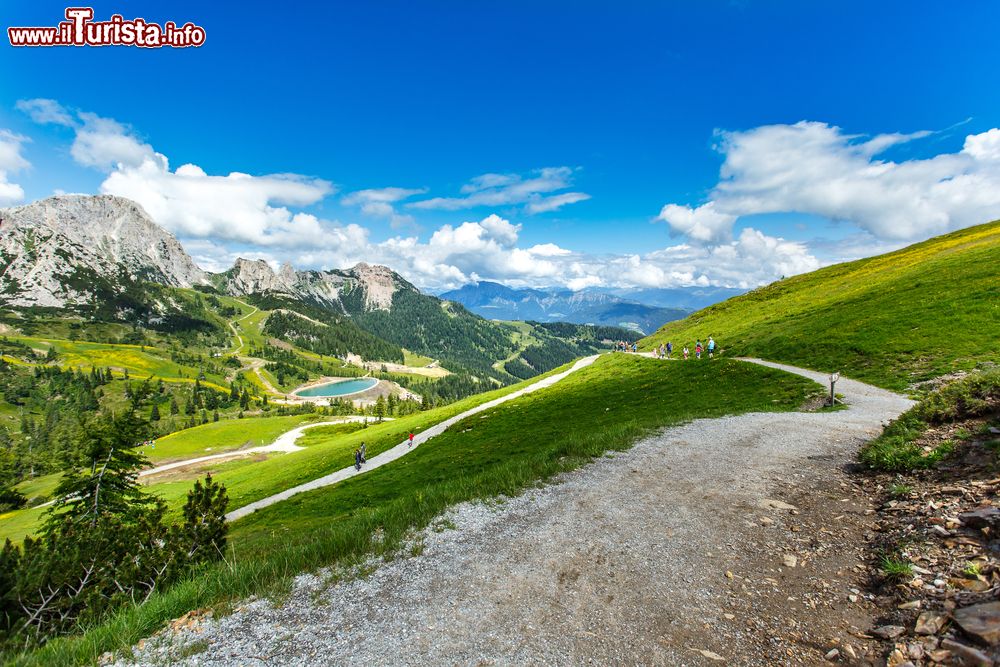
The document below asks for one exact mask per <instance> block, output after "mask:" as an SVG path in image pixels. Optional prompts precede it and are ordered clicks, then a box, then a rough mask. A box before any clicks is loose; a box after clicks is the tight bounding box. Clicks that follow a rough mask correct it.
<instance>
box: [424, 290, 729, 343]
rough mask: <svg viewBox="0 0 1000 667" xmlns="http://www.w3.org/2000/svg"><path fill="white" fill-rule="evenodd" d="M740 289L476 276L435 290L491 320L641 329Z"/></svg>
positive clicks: (650, 328) (647, 329)
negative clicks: (535, 283) (576, 286)
mask: <svg viewBox="0 0 1000 667" xmlns="http://www.w3.org/2000/svg"><path fill="white" fill-rule="evenodd" d="M742 291H743V290H734V289H727V288H716V287H694V288H673V289H636V290H600V289H587V290H580V291H575V292H574V291H572V290H568V289H559V288H555V289H531V288H526V289H514V288H511V287H507V286H505V285H501V284H499V283H494V282H488V281H481V282H479V283H475V284H470V285H465V286H464V287H462V288H460V289H457V290H452V291H449V292H444V293H442V294H440V297H441V298H442V299H447V300H449V301H456V302H458V303H460V304H462V305H463V306H465V307H466V308H468V309H469V310H471V311H472V312H474V313H476V314H477V315H482V316H483V317H487V318H490V319H496V320H531V321H536V322H572V323H575V324H595V325H604V326H620V327H625V328H628V329H633V330H636V331H641V332H643V333H650V332H652V331H655V330H656V329H658V328H659V327H661V326H662V325H663V324H665V323H667V322H671V321H673V320H679V319H682V318H684V317H686V316H687V315H688V314H689V313H690V312H691V311H692V310H697V309H700V308H703V307H705V306H708V305H711V304H713V303H716V302H718V301H722V300H724V299H727V298H729V297H730V296H733V295H734V294H740V293H742Z"/></svg>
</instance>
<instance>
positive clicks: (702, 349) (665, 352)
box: [612, 336, 716, 360]
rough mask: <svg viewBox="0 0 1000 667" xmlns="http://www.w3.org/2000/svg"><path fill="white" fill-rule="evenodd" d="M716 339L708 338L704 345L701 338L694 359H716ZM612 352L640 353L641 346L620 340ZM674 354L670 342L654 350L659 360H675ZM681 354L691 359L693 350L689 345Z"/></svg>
mask: <svg viewBox="0 0 1000 667" xmlns="http://www.w3.org/2000/svg"><path fill="white" fill-rule="evenodd" d="M715 347H716V346H715V338H713V337H712V336H709V337H708V342H707V343H705V344H704V345H703V344H702V342H701V339H700V338H699V339H698V340H697V341H695V344H694V358H695V359H701V355H702V354H707V355H708V358H709V359H712V358H713V357H715ZM612 350H613V351H614V352H632V353H635V352H638V351H639V346H638V345H637V344H636V343H629V342H628V341H624V340H619V341H615V343H614V345H613V347H612ZM673 354H674V344H673V343H672V342H670V341H667V342H666V343H660V345H659V346H658V347H654V348H653V356H655V357H656V358H657V359H673ZM681 354H682V355H683V357H684V359H685V360H686V359H689V358H690V357H691V348H689V347H688V346H687V345H685V346H684V348H683V349H682V350H681Z"/></svg>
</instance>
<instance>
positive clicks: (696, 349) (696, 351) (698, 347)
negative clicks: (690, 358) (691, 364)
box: [694, 340, 702, 359]
mask: <svg viewBox="0 0 1000 667" xmlns="http://www.w3.org/2000/svg"><path fill="white" fill-rule="evenodd" d="M701 351H702V347H701V341H700V340H699V341H697V342H696V343H695V344H694V358H695V359H701Z"/></svg>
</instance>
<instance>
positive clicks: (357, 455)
mask: <svg viewBox="0 0 1000 667" xmlns="http://www.w3.org/2000/svg"><path fill="white" fill-rule="evenodd" d="M365 463H368V450H367V448H366V447H365V443H364V441H362V442H361V446H360V447H358V448H357V449H355V450H354V469H355V470H361V466H362V464H365Z"/></svg>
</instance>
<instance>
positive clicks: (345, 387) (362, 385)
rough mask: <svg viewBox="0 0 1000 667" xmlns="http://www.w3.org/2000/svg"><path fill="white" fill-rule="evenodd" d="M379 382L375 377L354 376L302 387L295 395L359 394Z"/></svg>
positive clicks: (308, 396) (310, 396) (329, 395)
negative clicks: (350, 378) (348, 378)
mask: <svg viewBox="0 0 1000 667" xmlns="http://www.w3.org/2000/svg"><path fill="white" fill-rule="evenodd" d="M377 384H378V380H376V379H375V378H354V379H352V380H341V381H338V382H328V383H326V384H320V385H316V386H315V387H309V388H308V389H302V390H301V391H297V392H295V395H296V396H302V397H304V398H317V397H323V398H327V397H333V396H347V395H348V394H357V393H360V392H362V391H367V390H369V389H371V388H372V387H374V386H375V385H377Z"/></svg>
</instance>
